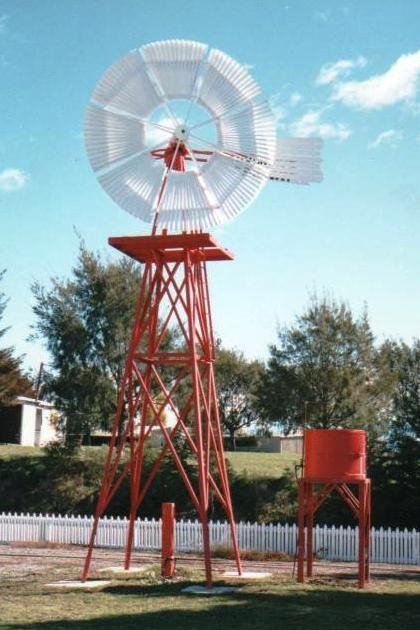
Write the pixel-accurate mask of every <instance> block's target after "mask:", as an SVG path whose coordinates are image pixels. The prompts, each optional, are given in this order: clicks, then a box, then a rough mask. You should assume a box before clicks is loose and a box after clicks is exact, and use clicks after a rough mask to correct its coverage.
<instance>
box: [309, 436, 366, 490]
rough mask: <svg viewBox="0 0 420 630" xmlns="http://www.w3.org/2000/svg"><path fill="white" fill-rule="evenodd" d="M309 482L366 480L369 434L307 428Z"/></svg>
mask: <svg viewBox="0 0 420 630" xmlns="http://www.w3.org/2000/svg"><path fill="white" fill-rule="evenodd" d="M304 441H305V444H304V453H305V455H304V473H303V476H304V477H305V479H312V480H315V479H319V480H324V479H325V480H333V479H337V480H342V481H358V480H362V479H365V478H366V432H365V431H362V430H359V429H306V430H305V432H304Z"/></svg>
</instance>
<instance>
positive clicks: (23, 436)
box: [0, 396, 60, 446]
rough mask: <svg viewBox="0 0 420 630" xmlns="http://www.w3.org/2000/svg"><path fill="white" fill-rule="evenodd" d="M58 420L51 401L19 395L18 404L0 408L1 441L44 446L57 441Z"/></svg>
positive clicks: (58, 436) (3, 442) (58, 437)
mask: <svg viewBox="0 0 420 630" xmlns="http://www.w3.org/2000/svg"><path fill="white" fill-rule="evenodd" d="M56 421H57V412H56V411H55V410H54V408H53V405H52V404H51V403H49V402H46V401H44V400H35V399H34V398H26V397H25V396H18V398H17V399H16V404H14V405H11V406H9V407H3V408H2V409H0V443H2V444H5V443H6V444H20V445H21V446H44V445H45V444H48V442H53V441H57V440H59V439H60V435H59V433H58V431H57V427H56Z"/></svg>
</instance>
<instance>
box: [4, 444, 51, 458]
mask: <svg viewBox="0 0 420 630" xmlns="http://www.w3.org/2000/svg"><path fill="white" fill-rule="evenodd" d="M41 454H42V448H39V447H36V446H20V445H19V444H0V459H4V460H7V459H10V458H11V457H23V456H26V457H38V456H39V455H41Z"/></svg>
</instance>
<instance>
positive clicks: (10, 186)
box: [0, 168, 29, 192]
mask: <svg viewBox="0 0 420 630" xmlns="http://www.w3.org/2000/svg"><path fill="white" fill-rule="evenodd" d="M28 180H29V175H27V174H26V173H24V172H23V171H21V170H20V169H18V168H5V169H4V170H3V171H1V172H0V191H1V192H15V191H16V190H20V189H21V188H23V187H24V186H26V184H27V182H28Z"/></svg>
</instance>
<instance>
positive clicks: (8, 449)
mask: <svg viewBox="0 0 420 630" xmlns="http://www.w3.org/2000/svg"><path fill="white" fill-rule="evenodd" d="M103 450H106V449H105V447H102V448H98V447H83V448H82V449H81V451H80V453H79V457H81V458H82V459H83V458H85V457H90V458H91V457H93V456H94V455H95V454H98V455H99V453H100V452H101V451H103ZM42 453H43V451H42V449H41V448H36V447H31V446H18V445H14V444H8V445H4V444H2V445H0V459H3V460H7V459H10V458H11V457H19V456H27V457H38V456H39V455H41V454H42ZM226 456H227V458H228V461H229V463H230V465H231V466H232V468H233V470H234V472H236V473H238V474H241V473H242V472H244V471H245V472H246V473H247V474H248V475H249V476H250V477H279V476H280V475H281V474H282V473H283V472H284V470H285V469H286V468H287V467H289V468H292V469H293V467H294V465H295V464H296V463H298V462H299V461H300V456H299V455H295V454H294V453H255V452H232V451H228V452H227V453H226Z"/></svg>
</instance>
